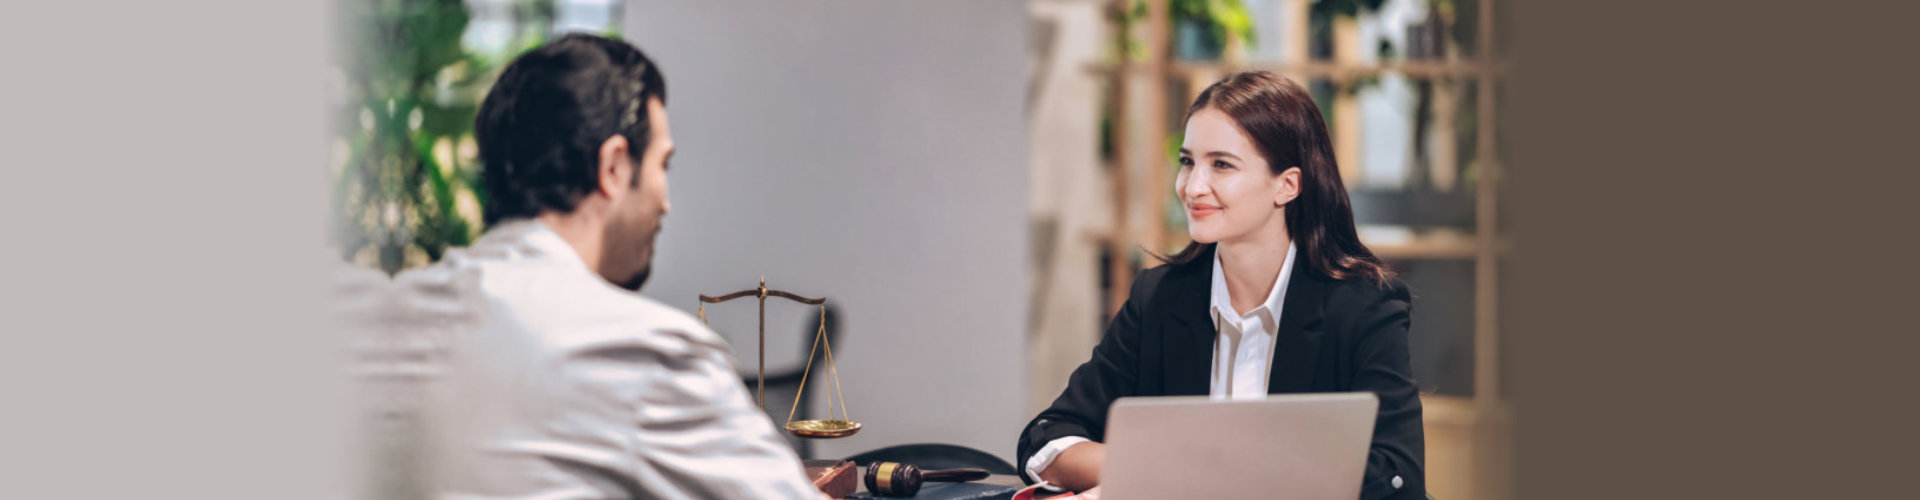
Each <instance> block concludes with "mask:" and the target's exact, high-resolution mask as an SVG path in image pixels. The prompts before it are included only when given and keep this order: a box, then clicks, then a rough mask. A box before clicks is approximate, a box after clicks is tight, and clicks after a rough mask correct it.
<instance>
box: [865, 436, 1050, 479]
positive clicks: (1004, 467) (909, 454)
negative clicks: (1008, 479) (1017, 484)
mask: <svg viewBox="0 0 1920 500" xmlns="http://www.w3.org/2000/svg"><path fill="white" fill-rule="evenodd" d="M847 460H849V461H852V462H853V463H854V464H856V465H862V466H864V465H866V464H869V463H873V462H900V463H907V464H913V465H914V466H915V467H919V468H920V470H933V469H958V468H963V467H978V468H981V469H986V470H987V472H992V473H994V474H1006V475H1019V472H1018V471H1016V470H1014V468H1013V464H1010V463H1007V461H1006V460H1001V459H1000V457H996V456H993V454H992V453H987V452H984V451H980V450H976V449H973V448H968V447H965V446H960V445H953V444H940V443H916V444H903V445H896V446H888V447H885V448H881V449H877V450H872V451H868V452H864V453H861V454H858V455H854V456H851V457H847Z"/></svg>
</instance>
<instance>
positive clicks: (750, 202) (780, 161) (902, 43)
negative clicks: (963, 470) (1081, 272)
mask: <svg viewBox="0 0 1920 500" xmlns="http://www.w3.org/2000/svg"><path fill="white" fill-rule="evenodd" d="M1025 18H1026V10H1025V5H1024V3H1022V2H1018V1H1008V0H995V1H983V2H924V1H917V2H892V1H875V0H825V1H808V2H757V1H737V0H724V1H701V2H632V3H629V4H628V5H627V7H626V18H625V19H626V25H625V26H626V36H627V38H628V39H629V40H631V41H633V42H635V43H636V44H637V45H639V46H640V47H641V48H642V50H645V51H647V53H648V54H649V55H650V56H652V57H654V58H655V60H656V61H658V63H659V64H660V66H661V68H662V69H663V70H664V71H665V72H666V75H667V88H668V105H667V109H668V112H669V114H670V115H671V118H670V120H671V121H672V128H673V135H674V139H675V142H676V144H677V147H678V150H679V152H678V153H677V155H676V156H675V158H674V161H673V168H672V170H670V171H669V178H670V179H671V182H672V184H671V186H672V192H671V197H672V200H673V211H672V213H671V214H669V215H668V216H667V218H666V221H665V227H664V230H663V232H662V234H661V237H660V238H661V239H660V243H659V245H660V250H659V252H660V253H659V254H658V255H659V256H658V257H657V259H656V260H655V262H654V265H655V269H656V271H655V273H654V276H653V278H652V280H653V281H652V282H650V283H649V284H648V285H647V288H646V290H645V293H646V294H647V295H649V296H652V297H656V298H659V299H660V300H663V301H666V302H667V303H669V304H672V305H674V306H676V307H680V308H682V309H686V310H688V311H693V310H695V308H696V307H697V306H698V304H697V301H696V297H697V296H698V295H699V294H703V293H704V294H708V295H719V294H722V293H726V292H731V291H735V290H741V289H746V288H752V287H754V286H756V285H757V284H758V280H759V279H760V277H761V276H765V277H766V279H767V285H768V286H769V287H771V288H776V289H781V290H787V291H791V292H794V293H798V294H801V295H806V296H825V297H827V298H828V300H829V303H830V304H831V305H833V306H834V307H835V308H836V309H835V313H836V319H837V320H838V321H837V323H838V325H837V329H838V330H839V334H840V335H839V337H838V338H837V339H836V340H837V342H836V343H835V344H834V348H835V349H834V356H835V360H836V361H837V362H838V365H839V372H840V383H841V386H842V387H843V388H844V389H845V390H846V406H847V409H848V411H850V412H851V414H852V416H853V417H854V419H855V420H858V421H860V422H863V423H864V424H865V425H866V427H865V428H864V429H863V430H861V431H860V433H859V434H857V435H855V436H853V437H850V438H845V439H837V440H824V441H815V442H814V443H813V446H814V447H815V449H814V450H813V451H814V454H815V455H817V456H847V455H851V454H854V453H858V452H861V451H866V450H869V449H873V448H878V447H881V446H887V445H892V444H902V443H912V442H928V441H933V442H947V443H955V444H961V445H966V446H971V447H974V448H979V449H982V450H987V451H990V452H992V453H994V454H996V455H1000V456H1002V457H1007V458H1009V459H1011V457H1012V455H1013V443H1014V439H1015V438H1016V437H1017V436H1018V434H1019V431H1020V426H1021V425H1022V424H1024V423H1025V421H1026V419H1027V418H1029V417H1030V415H1028V414H1027V408H1026V406H1025V404H1024V403H1025V401H1024V399H1022V398H1021V397H1020V395H1022V394H1023V391H1024V388H1025V387H1026V382H1027V378H1026V373H1025V371H1026V370H1025V369H1026V365H1025V363H1026V356H1025V348H1024V345H1023V339H1024V338H1025V336H1026V333H1027V332H1026V317H1027V284H1028V281H1029V278H1028V274H1029V273H1028V267H1027V225H1026V224H1027V210H1026V206H1027V136H1026V124H1025V120H1024V116H1023V114H1022V109H1023V101H1024V99H1025V93H1026V88H1025V82H1026V79H1025V78H1024V76H1023V75H1024V74H1025V72H1026V67H1025V63H1026V59H1025V57H1026V50H1025V49H1026V47H1025V44H1024V43H1025V40H1026V36H1027V33H1026V26H1027V25H1026V23H1025ZM756 314H757V308H756V306H755V305H754V303H753V301H752V300H739V301H734V302H728V303H725V304H719V305H711V306H708V307H707V318H708V319H709V321H710V323H711V324H712V325H713V326H714V327H715V328H716V329H718V330H719V331H720V332H722V333H723V334H724V335H726V336H727V338H728V339H729V340H730V341H732V342H733V345H734V348H735V353H736V354H737V355H738V357H739V359H740V361H741V368H742V369H743V370H745V371H746V372H747V373H749V374H751V373H752V370H753V369H754V364H755V357H756V355H757V353H756V351H755V344H756V340H755V338H754V333H755V329H756V324H755V316H756ZM814 314H815V311H813V310H811V309H809V308H807V307H806V306H801V305H798V304H793V303H790V302H785V301H781V300H778V299H774V300H769V301H768V305H767V364H768V367H767V369H768V371H769V372H774V371H785V370H789V369H793V368H798V367H799V366H800V365H801V364H802V361H803V360H804V359H805V358H806V349H807V347H808V344H807V342H808V341H809V340H810V339H812V337H813V333H814V331H815V327H816V325H817V323H816V319H815V316H814ZM814 368H815V369H816V370H819V369H821V368H824V366H823V365H820V364H816V365H815V367H814ZM819 375H822V373H819V372H818V371H816V372H815V373H814V376H819ZM818 382H819V380H818V379H815V380H813V381H810V382H809V385H810V386H811V387H809V388H808V391H809V393H810V394H809V399H811V401H812V402H813V403H814V404H815V405H816V408H817V411H816V412H815V413H817V414H824V412H825V406H824V400H825V398H824V397H822V396H824V392H820V391H821V389H822V388H823V387H825V386H821V385H816V384H817V383H818ZM782 390H783V391H791V390H792V389H791V388H784V387H783V388H782ZM768 392H769V394H768V406H769V409H770V410H771V413H774V414H775V420H774V421H775V423H776V424H777V423H780V422H782V421H784V420H785V417H786V414H787V410H788V409H789V406H788V405H787V404H786V403H783V402H785V401H791V399H789V398H790V397H791V396H790V395H788V394H775V389H773V388H769V390H768Z"/></svg>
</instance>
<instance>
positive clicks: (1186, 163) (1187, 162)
mask: <svg viewBox="0 0 1920 500" xmlns="http://www.w3.org/2000/svg"><path fill="white" fill-rule="evenodd" d="M1180 166H1181V167H1191V166H1193V159H1192V158H1188V157H1185V156H1182V157H1180Z"/></svg>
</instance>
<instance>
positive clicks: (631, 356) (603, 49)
mask: <svg viewBox="0 0 1920 500" xmlns="http://www.w3.org/2000/svg"><path fill="white" fill-rule="evenodd" d="M665 103H666V85H665V80H664V79H663V78H662V76H661V73H660V70H659V68H657V67H655V66H654V65H653V63H652V61H650V60H648V59H647V57H646V56H645V55H644V54H642V53H641V52H640V50H639V49H637V48H635V47H633V46H632V45H629V44H627V43H626V42H621V41H617V40H612V39H608V38H603V37H598V36H591V35H569V36H567V37H565V38H562V39H560V40H557V41H554V42H552V43H550V44H547V45H546V46H543V47H540V48H537V49H534V50H532V51H529V52H528V53H526V54H525V55H522V56H520V57H519V58H518V59H515V60H514V61H513V63H512V64H510V65H508V66H507V68H506V69H505V70H504V71H503V72H502V73H501V75H500V79H499V81H498V83H496V84H494V87H493V89H492V91H491V92H490V93H489V94H488V95H487V98H486V100H485V102H484V103H483V104H482V105H481V108H480V112H479V115H478V117H477V118H476V120H475V136H476V139H477V140H478V143H479V150H480V159H481V161H482V162H483V164H484V169H485V170H484V172H483V182H484V185H485V187H486V190H487V195H488V201H487V204H486V207H485V218H486V222H487V225H488V229H487V231H486V233H485V234H484V235H483V236H481V237H480V239H479V240H478V241H476V242H475V243H474V244H473V245H472V246H471V247H469V248H465V249H459V250H454V251H450V252H448V253H447V254H446V255H445V256H444V257H443V258H442V259H441V261H440V262H439V263H437V264H435V265H433V266H431V267H428V268H424V269H420V270H416V271H410V272H408V273H405V274H402V275H401V277H400V278H399V279H398V282H397V288H396V289H395V297H396V298H397V301H396V303H395V304H394V305H392V306H391V307H394V308H396V311H397V313H396V315H395V316H394V318H395V321H397V322H399V323H400V325H399V326H400V327H401V328H403V329H407V330H409V331H410V332H412V333H423V334H425V336H426V337H427V338H433V339H438V340H437V341H439V342H444V344H445V345H446V346H447V348H446V349H445V352H446V354H445V357H444V359H445V362H444V363H442V364H440V368H438V369H437V373H433V374H432V376H431V378H432V379H433V382H432V383H431V384H429V385H430V386H431V387H433V389H432V390H431V391H428V393H429V394H430V396H429V398H430V399H431V401H432V402H431V403H430V404H428V405H427V406H428V408H429V410H428V412H429V413H431V415H430V418H429V421H430V422H432V423H431V424H430V425H428V426H427V427H428V428H430V429H431V431H430V432H429V434H430V437H428V438H427V439H426V440H425V442H426V444H425V445H424V446H425V447H426V448H428V449H431V450H433V451H432V453H430V454H428V456H429V457H430V459H429V460H428V461H427V462H426V463H427V464H428V465H427V466H428V467H429V470H428V471H427V472H426V473H425V476H426V477H431V478H432V480H431V483H432V485H431V487H432V488H433V489H434V490H436V492H435V493H436V495H435V496H437V497H439V498H448V499H506V498H527V499H533V498H539V499H572V498H583V499H584V498H815V499H817V498H822V497H823V495H821V494H820V493H819V491H817V490H816V489H815V488H814V487H813V485H812V484H811V483H810V482H809V481H808V480H807V479H806V477H805V474H804V472H803V470H802V466H801V463H800V460H799V459H798V457H797V456H796V455H795V454H794V452H793V450H792V449H791V448H790V447H789V446H788V445H787V444H786V442H785V441H783V440H782V439H780V437H779V435H778V434H777V433H776V432H775V429H774V427H773V424H772V422H771V421H769V420H768V419H767V417H766V416H765V414H763V413H761V412H760V411H759V410H758V409H757V408H756V407H755V406H754V405H753V404H752V403H751V402H750V401H749V400H748V397H747V393H746V390H745V388H744V386H743V385H742V384H741V383H740V381H739V379H738V378H737V375H735V371H734V360H733V358H732V356H731V354H730V351H729V349H728V347H727V345H726V344H725V342H724V341H723V340H722V339H721V337H719V336H718V335H716V334H715V333H714V332H713V331H711V330H709V329H707V328H706V327H705V326H703V325H701V324H700V322H698V321H697V320H695V319H694V318H693V317H691V316H689V315H688V314H686V313H685V312H682V311H679V310H675V309H673V308H670V307H668V306H666V305H664V304H661V303H659V302H656V301H654V300H652V299H649V298H647V297H643V296H641V295H639V294H638V293H637V291H638V290H639V289H640V286H641V285H642V284H643V283H645V282H646V279H647V275H648V272H649V270H650V269H651V260H652V257H653V248H654V244H653V242H654V237H655V235H656V234H658V233H659V230H660V221H661V218H662V217H663V216H665V215H666V214H667V211H668V202H667V178H666V169H667V167H668V160H669V159H670V158H671V157H672V155H673V150H674V146H673V139H672V136H671V134H669V132H668V127H667V113H666V109H665Z"/></svg>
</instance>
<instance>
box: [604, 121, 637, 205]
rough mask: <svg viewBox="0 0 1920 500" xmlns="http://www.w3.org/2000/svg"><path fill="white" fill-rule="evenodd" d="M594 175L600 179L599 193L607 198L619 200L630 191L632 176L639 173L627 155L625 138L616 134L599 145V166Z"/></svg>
mask: <svg viewBox="0 0 1920 500" xmlns="http://www.w3.org/2000/svg"><path fill="white" fill-rule="evenodd" d="M595 173H597V174H599V177H600V186H599V189H600V193H601V194H604V195H607V197H609V198H619V197H620V196H622V195H625V194H626V193H627V191H629V190H630V189H628V188H629V187H630V186H632V185H633V176H636V175H640V172H638V171H636V170H635V169H634V165H633V157H632V156H628V155H627V138H626V137H623V136H620V135H618V134H616V135H614V136H613V137H608V138H607V140H606V142H602V143H600V165H599V167H596V168H595Z"/></svg>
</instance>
